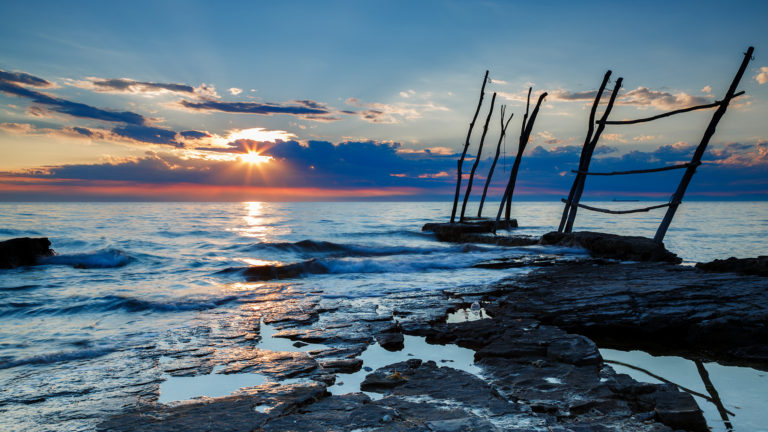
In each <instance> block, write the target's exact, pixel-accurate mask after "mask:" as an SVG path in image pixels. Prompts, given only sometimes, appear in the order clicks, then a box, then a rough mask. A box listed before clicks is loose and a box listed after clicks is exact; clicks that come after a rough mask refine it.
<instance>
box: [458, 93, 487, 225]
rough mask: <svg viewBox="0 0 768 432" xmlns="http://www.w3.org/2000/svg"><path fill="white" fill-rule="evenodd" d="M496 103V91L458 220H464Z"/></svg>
mask: <svg viewBox="0 0 768 432" xmlns="http://www.w3.org/2000/svg"><path fill="white" fill-rule="evenodd" d="M495 103H496V92H494V93H493V97H491V109H489V110H488V117H486V118H485V125H484V126H483V135H482V136H481V137H480V145H479V146H478V147H477V155H476V156H475V163H473V164H472V170H471V171H470V172H469V181H468V182H467V192H466V193H465V194H464V202H463V203H462V204H461V216H459V221H460V222H464V212H465V211H466V210H467V201H469V194H470V193H471V192H472V181H473V180H474V179H475V171H476V170H477V166H478V165H479V164H480V157H481V155H482V153H483V144H484V143H485V135H486V134H487V133H488V124H489V123H490V122H491V116H493V105H494V104H495Z"/></svg>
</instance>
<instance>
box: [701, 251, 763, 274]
mask: <svg viewBox="0 0 768 432" xmlns="http://www.w3.org/2000/svg"><path fill="white" fill-rule="evenodd" d="M696 268H699V269H702V270H704V271H708V272H717V273H727V272H732V273H742V274H750V275H757V276H768V256H759V257H757V258H735V257H730V258H728V259H724V260H719V259H716V260H714V261H710V262H707V263H696Z"/></svg>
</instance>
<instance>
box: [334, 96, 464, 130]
mask: <svg viewBox="0 0 768 432" xmlns="http://www.w3.org/2000/svg"><path fill="white" fill-rule="evenodd" d="M346 102H347V105H352V106H355V107H359V108H365V109H364V110H363V111H358V112H355V111H342V113H343V114H349V115H356V116H359V117H360V118H362V119H363V120H365V121H368V122H370V123H382V124H397V123H400V122H401V121H402V120H413V119H417V118H421V117H422V115H423V113H424V112H427V111H450V110H449V109H448V108H447V107H444V106H442V105H437V104H435V103H432V102H426V103H421V104H416V103H398V104H393V105H390V104H384V103H379V102H363V101H360V100H359V99H357V98H349V99H347V101H346Z"/></svg>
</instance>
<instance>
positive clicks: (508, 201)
mask: <svg viewBox="0 0 768 432" xmlns="http://www.w3.org/2000/svg"><path fill="white" fill-rule="evenodd" d="M532 90H533V87H528V98H527V99H526V101H525V115H523V125H522V126H521V127H520V140H519V141H518V144H517V155H520V143H521V142H523V134H525V127H526V125H527V124H528V108H529V107H530V106H531V91H532ZM527 144H528V141H526V145H527ZM523 147H525V146H523ZM517 155H516V156H515V162H514V163H513V164H512V165H513V167H515V166H517V167H519V166H520V163H519V162H518V157H517ZM513 173H514V174H513ZM509 174H510V175H509V178H510V180H511V179H512V177H513V176H514V178H515V179H517V170H515V169H513V170H512V171H510V173H509ZM516 181H517V180H513V181H512V183H515V182H516ZM514 188H515V187H514V185H513V186H512V190H513V191H514ZM510 195H511V193H509V192H506V191H505V192H504V197H503V198H502V202H504V203H505V204H506V212H505V213H504V216H505V220H506V221H507V223H509V219H510V217H511V214H512V199H511V196H510Z"/></svg>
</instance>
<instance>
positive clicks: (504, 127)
mask: <svg viewBox="0 0 768 432" xmlns="http://www.w3.org/2000/svg"><path fill="white" fill-rule="evenodd" d="M506 109H507V106H506V105H502V106H501V118H500V119H499V121H500V123H501V134H500V135H499V142H498V143H496V156H494V157H493V163H492V164H491V169H490V170H489V171H488V178H487V179H485V187H484V188H483V197H482V198H480V208H478V209H477V217H478V218H481V217H483V204H485V196H486V195H487V194H488V186H489V185H490V184H491V178H493V170H494V169H496V162H498V161H499V154H500V153H501V142H502V141H503V140H504V137H505V136H506V135H507V127H509V122H510V121H512V117H514V115H515V114H514V113H512V114H510V115H509V118H508V119H507V121H506V122H505V121H504V112H505V111H506Z"/></svg>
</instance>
